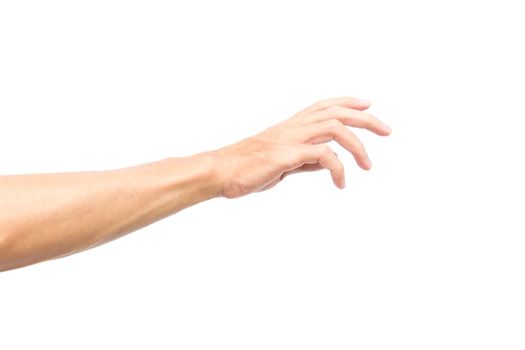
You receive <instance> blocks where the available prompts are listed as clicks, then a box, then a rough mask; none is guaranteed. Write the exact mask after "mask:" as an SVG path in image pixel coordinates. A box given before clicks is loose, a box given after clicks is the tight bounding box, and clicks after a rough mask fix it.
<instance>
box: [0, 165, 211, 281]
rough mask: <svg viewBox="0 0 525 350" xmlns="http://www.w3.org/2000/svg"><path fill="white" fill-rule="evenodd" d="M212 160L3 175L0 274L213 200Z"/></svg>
mask: <svg viewBox="0 0 525 350" xmlns="http://www.w3.org/2000/svg"><path fill="white" fill-rule="evenodd" d="M212 162H213V161H212V159H211V158H209V157H207V156H202V155H197V156H192V157H185V158H169V159H165V160H162V161H158V162H154V163H149V164H143V165H138V166H134V167H130V168H124V169H118V170H111V171H100V172H81V173H57V174H34V175H15V176H0V271H4V270H8V269H13V268H17V267H22V266H25V265H29V264H33V263H37V262H40V261H44V260H48V259H52V258H56V257H61V256H66V255H69V254H72V253H76V252H79V251H82V250H85V249H88V248H91V247H94V246H96V245H99V244H102V243H105V242H108V241H110V240H113V239H115V238H118V237H120V236H122V235H124V234H126V233H129V232H132V231H134V230H137V229H139V228H141V227H144V226H146V225H149V224H151V223H153V222H155V221H157V220H159V219H162V218H164V217H166V216H169V215H171V214H173V213H176V212H177V211H180V210H182V209H184V208H186V207H189V206H191V205H193V204H196V203H198V202H201V201H205V200H207V199H211V198H213V197H215V196H217V195H218V194H219V193H218V187H217V186H216V183H215V178H214V175H213V171H212V170H213V169H212V168H213V164H212Z"/></svg>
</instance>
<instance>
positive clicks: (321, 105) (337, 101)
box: [296, 96, 370, 117]
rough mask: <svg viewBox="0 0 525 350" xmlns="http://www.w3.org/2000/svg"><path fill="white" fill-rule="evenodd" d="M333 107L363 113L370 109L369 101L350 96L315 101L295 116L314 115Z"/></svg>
mask: <svg viewBox="0 0 525 350" xmlns="http://www.w3.org/2000/svg"><path fill="white" fill-rule="evenodd" d="M333 106H341V107H346V108H352V109H357V110H359V111H364V110H365V109H367V108H368V107H370V101H368V100H362V99H358V98H355V97H350V96H342V97H334V98H330V99H327V100H321V101H317V102H316V103H314V104H313V105H311V106H309V107H307V108H305V109H303V110H302V111H300V112H299V113H297V114H296V116H299V117H301V116H305V115H307V114H311V113H315V112H318V111H321V110H323V109H326V108H329V107H333Z"/></svg>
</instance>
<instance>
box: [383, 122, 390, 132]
mask: <svg viewBox="0 0 525 350" xmlns="http://www.w3.org/2000/svg"><path fill="white" fill-rule="evenodd" d="M383 128H384V129H385V131H386V132H387V133H389V134H390V133H391V132H392V128H391V127H390V126H388V125H386V124H383Z"/></svg>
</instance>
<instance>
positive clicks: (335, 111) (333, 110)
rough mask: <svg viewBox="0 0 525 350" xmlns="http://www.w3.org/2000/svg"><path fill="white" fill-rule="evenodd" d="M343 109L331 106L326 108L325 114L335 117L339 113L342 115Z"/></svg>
mask: <svg viewBox="0 0 525 350" xmlns="http://www.w3.org/2000/svg"><path fill="white" fill-rule="evenodd" d="M341 109H342V107H340V106H330V107H327V108H325V110H324V112H325V113H326V114H328V115H330V116H335V115H337V114H339V113H341Z"/></svg>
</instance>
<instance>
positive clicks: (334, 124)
mask: <svg viewBox="0 0 525 350" xmlns="http://www.w3.org/2000/svg"><path fill="white" fill-rule="evenodd" d="M326 124H327V126H328V129H332V130H334V131H335V130H337V129H340V128H341V127H343V123H341V122H340V121H339V120H337V119H330V120H328V121H327V122H326Z"/></svg>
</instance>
